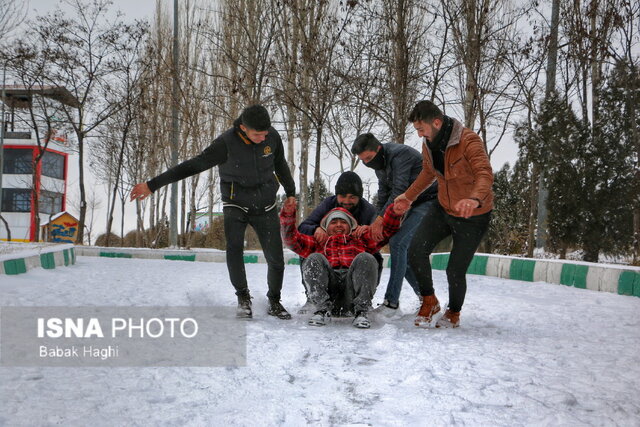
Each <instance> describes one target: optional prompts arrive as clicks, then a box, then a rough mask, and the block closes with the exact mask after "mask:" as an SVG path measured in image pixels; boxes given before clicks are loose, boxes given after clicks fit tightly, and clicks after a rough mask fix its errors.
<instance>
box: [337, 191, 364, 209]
mask: <svg viewBox="0 0 640 427" xmlns="http://www.w3.org/2000/svg"><path fill="white" fill-rule="evenodd" d="M336 199H337V200H338V206H340V207H341V208H345V209H346V210H348V211H350V210H351V209H353V208H355V207H356V206H357V205H358V203H359V202H360V197H358V196H354V195H353V194H336Z"/></svg>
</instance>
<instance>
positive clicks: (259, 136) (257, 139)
mask: <svg viewBox="0 0 640 427" xmlns="http://www.w3.org/2000/svg"><path fill="white" fill-rule="evenodd" d="M240 129H242V132H244V133H245V135H247V138H249V139H250V140H251V142H253V143H254V144H260V143H261V142H263V141H264V140H265V139H267V135H269V131H268V130H262V131H259V130H255V129H251V128H248V127H246V126H245V125H242V124H241V125H240Z"/></svg>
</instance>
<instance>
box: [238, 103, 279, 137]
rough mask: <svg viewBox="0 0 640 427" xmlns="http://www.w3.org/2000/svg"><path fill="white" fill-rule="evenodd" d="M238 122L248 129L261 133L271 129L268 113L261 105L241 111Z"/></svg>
mask: <svg viewBox="0 0 640 427" xmlns="http://www.w3.org/2000/svg"><path fill="white" fill-rule="evenodd" d="M240 122H241V123H242V124H243V125H245V126H246V127H248V128H249V129H253V130H257V131H258V132H263V131H265V130H268V129H269V127H271V119H270V118H269V112H268V111H267V109H266V108H264V107H263V106H262V105H258V104H256V105H252V106H250V107H247V108H245V109H244V110H242V114H240Z"/></svg>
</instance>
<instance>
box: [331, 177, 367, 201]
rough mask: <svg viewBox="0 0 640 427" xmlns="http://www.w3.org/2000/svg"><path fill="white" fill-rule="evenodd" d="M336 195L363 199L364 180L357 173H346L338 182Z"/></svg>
mask: <svg viewBox="0 0 640 427" xmlns="http://www.w3.org/2000/svg"><path fill="white" fill-rule="evenodd" d="M336 194H340V195H342V196H344V195H346V194H353V195H354V196H358V197H362V180H361V179H360V176H358V174H357V173H355V172H351V171H347V172H344V173H343V174H342V175H340V177H339V178H338V181H337V182H336Z"/></svg>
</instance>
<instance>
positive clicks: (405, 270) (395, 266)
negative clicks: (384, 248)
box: [384, 199, 438, 305]
mask: <svg viewBox="0 0 640 427" xmlns="http://www.w3.org/2000/svg"><path fill="white" fill-rule="evenodd" d="M437 203H438V200H437V199H433V200H428V201H426V202H423V203H420V204H419V205H417V206H413V207H412V208H411V209H410V210H409V212H408V213H407V216H406V217H405V219H404V221H402V225H401V226H400V229H399V230H398V232H397V233H396V234H395V235H394V236H393V237H392V238H391V240H389V249H390V250H391V273H390V275H389V283H387V292H386V293H385V294H384V299H386V300H387V301H389V303H391V304H393V305H396V304H398V301H399V300H400V291H402V283H403V282H404V279H405V278H406V279H407V281H408V282H409V284H410V285H411V287H412V288H413V290H414V292H415V293H416V295H420V287H419V286H418V281H417V279H416V276H415V275H414V274H413V271H411V268H410V267H409V265H408V263H407V251H408V250H409V245H410V244H411V240H412V239H413V234H414V233H415V231H416V229H417V228H418V226H419V225H420V223H421V222H422V218H423V217H424V216H425V214H426V213H427V211H428V210H429V209H432V208H433V207H434V206H435V205H436V204H437Z"/></svg>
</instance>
